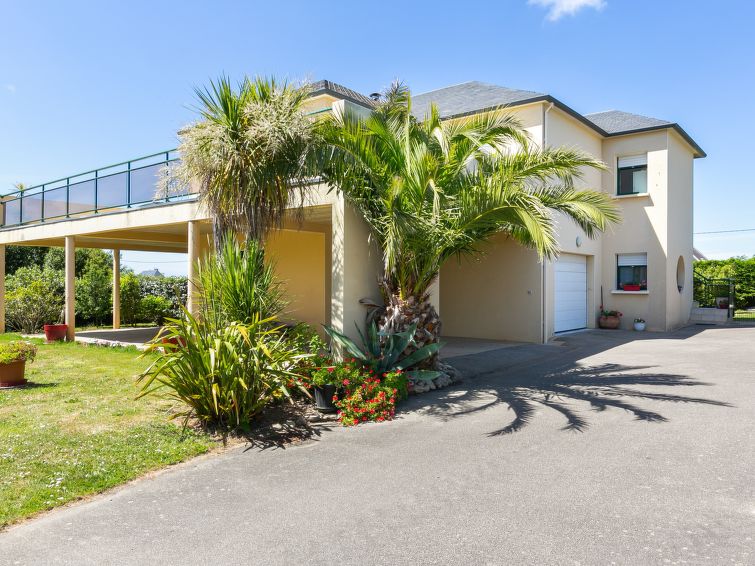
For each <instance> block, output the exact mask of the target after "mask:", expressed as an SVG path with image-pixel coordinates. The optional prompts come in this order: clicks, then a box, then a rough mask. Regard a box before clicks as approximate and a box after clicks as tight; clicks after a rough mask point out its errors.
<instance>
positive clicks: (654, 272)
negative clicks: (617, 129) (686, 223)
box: [602, 131, 691, 330]
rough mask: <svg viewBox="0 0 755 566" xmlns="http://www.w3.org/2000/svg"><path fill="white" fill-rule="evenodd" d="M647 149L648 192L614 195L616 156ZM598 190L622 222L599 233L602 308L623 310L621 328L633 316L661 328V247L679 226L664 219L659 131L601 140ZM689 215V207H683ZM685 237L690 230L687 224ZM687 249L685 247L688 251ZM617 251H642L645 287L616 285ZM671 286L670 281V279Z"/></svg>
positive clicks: (665, 172)
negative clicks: (634, 289)
mask: <svg viewBox="0 0 755 566" xmlns="http://www.w3.org/2000/svg"><path fill="white" fill-rule="evenodd" d="M643 153H647V163H648V192H647V194H645V195H636V196H635V195H632V196H622V197H618V196H615V195H616V191H617V189H616V178H617V177H616V175H617V171H616V170H617V162H618V158H619V157H622V156H629V155H639V154H643ZM603 160H604V161H605V163H606V165H607V166H608V170H607V171H606V172H605V173H604V174H603V189H604V190H605V191H606V192H607V193H608V194H611V195H614V198H615V202H616V204H617V205H618V206H619V208H620V211H621V214H622V219H623V221H622V223H621V225H619V226H616V227H614V228H613V229H612V230H610V231H609V232H607V233H606V234H604V235H603V238H602V240H603V257H604V261H603V270H602V271H603V290H604V291H603V292H604V295H603V296H604V304H605V307H606V308H607V309H616V310H619V311H621V312H622V313H624V316H623V318H622V321H621V327H622V328H626V329H629V328H632V323H633V321H634V319H635V318H644V319H645V320H646V322H647V327H648V330H666V329H667V328H668V327H669V325H668V324H667V320H666V299H667V293H666V290H667V272H668V267H667V256H666V254H667V246H668V238H669V232H670V230H672V231H673V230H682V229H684V227H682V226H676V225H672V226H669V223H668V208H669V198H668V179H669V160H668V149H667V135H666V132H665V131H660V132H653V133H647V134H637V135H633V136H621V137H617V138H610V139H607V140H605V141H604V142H603ZM689 213H690V214H691V210H690V212H689ZM690 238H691V229H690ZM690 251H691V250H690ZM622 253H647V258H648V269H647V271H648V282H647V283H648V284H647V287H648V289H647V292H640V293H632V292H629V293H627V292H623V291H619V290H617V289H616V257H617V254H622ZM674 285H675V283H674Z"/></svg>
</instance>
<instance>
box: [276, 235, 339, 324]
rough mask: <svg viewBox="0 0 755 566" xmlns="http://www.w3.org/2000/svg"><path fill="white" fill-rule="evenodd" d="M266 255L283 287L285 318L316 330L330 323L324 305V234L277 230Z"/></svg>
mask: <svg viewBox="0 0 755 566" xmlns="http://www.w3.org/2000/svg"><path fill="white" fill-rule="evenodd" d="M265 251H266V254H267V256H269V257H270V259H271V260H272V261H273V262H274V264H275V271H276V274H277V275H278V277H279V278H280V281H281V283H282V284H283V285H284V287H285V290H286V300H287V301H288V303H289V304H288V309H286V319H287V320H289V321H302V322H306V323H307V324H311V325H312V326H314V327H315V328H316V329H317V330H320V329H321V328H322V325H323V324H329V323H330V321H329V319H328V312H327V309H326V301H327V296H326V282H325V278H326V275H327V277H330V273H327V274H326V254H329V253H330V248H329V247H328V248H327V249H326V237H325V234H324V233H322V232H305V231H294V230H280V231H278V232H275V233H274V234H273V235H272V236H271V237H270V238H269V239H268V240H267V242H266V247H265Z"/></svg>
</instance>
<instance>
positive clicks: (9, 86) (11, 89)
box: [5, 84, 16, 94]
mask: <svg viewBox="0 0 755 566" xmlns="http://www.w3.org/2000/svg"><path fill="white" fill-rule="evenodd" d="M5 90H7V91H8V92H10V93H11V94H15V92H16V85H12V84H7V85H5Z"/></svg>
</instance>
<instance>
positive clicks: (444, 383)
mask: <svg viewBox="0 0 755 566" xmlns="http://www.w3.org/2000/svg"><path fill="white" fill-rule="evenodd" d="M452 383H453V380H452V379H451V376H449V375H448V374H447V373H442V374H440V375H439V376H438V377H436V378H435V379H433V384H434V385H435V387H437V388H438V389H440V388H441V387H448V386H449V385H451V384H452Z"/></svg>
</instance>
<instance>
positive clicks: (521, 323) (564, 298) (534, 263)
mask: <svg viewBox="0 0 755 566" xmlns="http://www.w3.org/2000/svg"><path fill="white" fill-rule="evenodd" d="M413 100H414V102H413V103H414V112H415V113H416V114H417V115H418V116H420V117H421V116H423V115H424V114H425V112H426V110H427V108H428V106H429V104H430V103H431V102H435V103H436V104H437V105H438V106H439V108H440V111H441V115H442V116H443V117H444V118H448V119H453V118H458V117H463V116H466V115H470V114H473V113H478V112H485V111H489V110H491V109H494V108H497V107H499V106H503V105H505V106H507V107H508V108H509V110H510V111H511V112H512V113H513V114H515V115H516V117H517V118H518V119H519V120H520V121H521V122H522V124H523V125H524V126H525V127H526V129H527V131H528V132H529V134H530V135H531V137H532V140H533V141H534V142H535V143H538V144H544V145H549V146H572V147H578V148H580V149H582V150H585V151H587V152H589V153H591V154H592V155H594V156H595V157H597V158H599V159H601V160H602V161H604V162H605V163H606V164H607V170H606V171H605V172H603V173H601V172H598V171H587V172H586V174H585V176H584V179H583V180H582V182H583V183H584V184H585V185H586V186H589V187H592V188H596V189H600V190H603V191H605V192H606V193H608V194H610V195H612V196H613V197H614V198H615V199H616V202H617V204H618V205H619V207H620V209H621V212H622V216H623V222H622V223H621V224H620V225H618V226H616V227H614V228H613V229H611V230H610V231H609V232H607V233H605V234H603V235H601V236H600V237H599V238H597V239H595V240H591V239H589V238H587V237H586V236H585V235H584V233H582V231H581V230H580V229H579V228H578V227H576V226H575V225H573V224H572V223H570V222H569V221H565V220H564V221H560V220H559V221H558V236H559V242H560V247H561V249H562V253H561V255H560V256H559V257H558V258H557V259H555V260H552V261H545V262H541V261H539V259H538V257H537V254H536V253H535V252H534V251H531V250H528V249H525V248H523V247H521V246H519V245H518V244H516V243H514V242H513V241H511V240H509V239H507V238H506V237H504V236H501V237H498V238H496V239H495V240H494V241H492V242H490V244H488V245H487V246H486V247H485V251H486V254H485V255H484V256H482V257H481V258H475V259H469V260H463V261H462V262H461V263H458V262H456V261H455V260H454V261H451V262H449V263H448V264H447V265H445V266H444V267H443V269H442V271H441V274H440V277H439V280H438V282H437V283H436V284H435V285H434V288H433V292H432V300H433V302H434V303H435V305H436V307H437V308H438V310H439V312H440V314H441V317H442V318H443V322H444V334H446V335H447V336H458V337H471V338H487V339H497V340H516V341H526V342H545V341H548V340H549V339H551V338H552V337H553V336H554V335H556V334H558V333H560V332H566V331H573V330H578V329H582V328H592V327H594V326H595V324H596V319H597V315H598V311H599V307H600V305H601V296H602V301H603V304H604V306H605V307H606V308H610V309H617V310H620V311H622V312H623V313H624V318H623V323H622V326H624V327H627V328H628V327H630V326H631V323H632V320H633V319H634V318H635V317H641V318H644V319H646V320H647V324H648V328H649V329H650V330H668V329H672V328H675V327H678V326H680V325H683V324H685V323H686V322H687V321H688V319H689V316H690V310H691V307H692V254H693V250H692V206H693V162H694V159H695V158H698V157H704V156H705V153H704V152H703V151H702V149H701V148H700V147H699V146H698V145H697V143H695V141H694V140H693V139H692V138H691V137H690V136H689V135H688V134H687V133H686V132H685V131H684V130H683V129H682V128H681V127H680V126H679V125H678V124H675V123H672V122H666V121H663V120H657V119H654V118H647V117H644V116H638V115H635V114H629V113H625V112H619V111H609V112H601V113H597V114H587V115H581V114H579V113H577V112H576V111H574V110H573V109H571V108H570V107H568V106H566V105H565V104H564V103H562V102H560V101H559V100H557V99H555V98H553V97H551V96H549V95H545V94H540V93H535V92H529V91H522V90H515V89H509V88H504V87H500V86H495V85H490V84H485V83H479V82H470V83H464V84H460V85H456V86H451V87H447V88H443V89H439V90H436V91H432V92H428V93H424V94H419V95H415V96H414V99H413ZM372 104H373V101H372V99H371V98H369V97H367V96H364V95H362V94H359V93H356V92H354V91H352V90H350V89H347V88H345V87H342V86H340V85H337V84H335V83H332V82H329V81H320V82H318V83H316V84H315V85H314V90H313V93H312V96H311V97H310V99H309V101H308V111H309V112H310V113H311V114H313V115H316V114H319V113H325V112H332V111H340V112H342V111H346V110H354V111H365V110H367V109H369V108H370V107H371V106H372ZM176 158H177V156H176V155H175V154H174V153H173V152H166V153H161V154H156V155H153V156H149V157H146V158H141V159H139V160H134V161H130V162H124V163H121V164H117V165H114V166H110V167H108V168H104V169H100V170H96V171H91V172H88V173H85V174H81V175H76V176H72V177H65V178H62V179H59V180H57V181H54V182H51V183H46V184H45V185H40V186H37V187H33V188H31V189H27V190H26V191H25V192H24V194H23V195H22V196H21V195H11V196H7V197H5V198H4V199H3V202H2V206H3V227H2V228H1V229H0V299H1V298H2V295H3V289H4V283H3V281H4V275H3V274H4V247H5V246H6V245H10V244H13V245H42V246H64V247H65V250H66V266H67V269H66V289H67V291H66V293H67V301H66V318H67V321H68V322H69V327H70V329H69V333H70V334H71V336H72V335H73V330H72V327H73V325H72V324H71V323H72V322H73V321H74V300H75V298H74V284H73V274H74V261H73V256H74V250H75V248H76V247H77V246H80V247H98V248H107V249H113V250H116V251H118V250H144V251H160V252H188V254H189V265H188V271H189V275H190V276H191V275H192V273H193V266H194V262H195V261H196V259H197V258H198V257H200V256H202V255H203V254H205V253H207V251H208V250H209V247H210V246H209V235H210V228H211V225H210V219H209V218H208V215H207V214H206V212H205V211H204V210H203V209H202V208H201V207H200V206H199V204H198V203H197V201H196V198H195V195H192V194H186V195H180V196H176V197H174V198H171V199H169V200H155V199H154V186H155V177H156V175H158V174H160V171H161V170H162V168H163V166H164V165H165V164H166V163H170V162H171V161H173V160H175V159H176ZM304 206H305V208H304V214H303V220H301V221H294V219H293V218H292V219H291V221H290V222H289V223H288V224H287V225H286V227H285V229H284V230H281V231H279V232H277V233H276V234H274V235H272V237H271V239H270V242H269V252H270V253H271V254H272V255H273V256H274V257H275V259H276V262H277V266H278V271H279V274H280V276H281V277H282V278H283V279H284V280H285V281H286V284H287V286H288V292H289V298H290V300H291V308H290V313H289V314H290V316H291V317H292V318H296V319H300V320H304V321H306V322H309V323H312V324H316V325H319V324H331V325H332V326H334V327H335V328H336V329H339V330H342V331H344V332H346V333H348V334H352V335H353V334H354V333H355V323H357V324H361V323H362V321H363V320H364V315H365V312H364V307H363V306H361V304H360V302H359V300H360V299H362V298H365V297H371V298H377V297H379V294H378V291H377V286H376V281H377V273H378V272H379V267H380V258H379V254H378V253H377V251H376V250H375V249H374V247H373V246H372V245H371V244H370V241H369V234H368V230H367V227H366V224H365V223H364V221H363V220H362V219H361V218H360V217H359V216H358V214H357V213H356V212H355V211H354V210H353V209H352V208H351V207H350V206H349V205H348V203H346V202H344V200H343V198H342V197H341V196H340V195H339V194H338V193H337V192H335V191H329V190H328V188H327V187H324V186H319V185H318V186H312V187H310V189H309V190H308V191H307V197H306V202H305V203H304ZM118 257H119V255H118V253H115V254H114V258H115V259H114V261H115V263H116V265H115V266H114V267H115V269H114V273H115V275H114V277H115V278H116V279H117V277H118V272H119V266H118V261H119V260H118ZM116 283H117V282H116ZM114 288H116V289H117V288H118V286H117V285H115V286H114ZM189 297H190V298H189V302H190V307H191V306H192V304H191V303H192V290H191V289H190V293H189ZM113 303H114V326H116V327H117V326H118V325H119V306H118V305H119V298H118V297H117V294H116V296H114V297H113ZM0 318H3V319H4V301H3V300H0ZM0 323H1V324H2V327H4V321H3V320H0Z"/></svg>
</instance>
